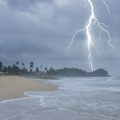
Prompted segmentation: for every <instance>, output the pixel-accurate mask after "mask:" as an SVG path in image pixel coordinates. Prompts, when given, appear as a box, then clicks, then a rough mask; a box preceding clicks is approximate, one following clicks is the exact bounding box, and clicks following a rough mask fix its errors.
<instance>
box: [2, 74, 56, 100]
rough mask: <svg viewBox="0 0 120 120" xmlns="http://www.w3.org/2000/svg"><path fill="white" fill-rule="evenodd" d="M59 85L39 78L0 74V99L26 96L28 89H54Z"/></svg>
mask: <svg viewBox="0 0 120 120" xmlns="http://www.w3.org/2000/svg"><path fill="white" fill-rule="evenodd" d="M56 89H57V86H54V85H51V84H45V83H43V82H42V80H41V81H40V79H37V78H27V77H19V76H0V100H6V99H14V98H20V97H25V95H24V92H26V91H54V90H56Z"/></svg>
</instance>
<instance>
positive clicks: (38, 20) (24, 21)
mask: <svg viewBox="0 0 120 120" xmlns="http://www.w3.org/2000/svg"><path fill="white" fill-rule="evenodd" d="M106 2H107V3H108V5H109V8H110V11H111V13H110V14H108V12H107V10H106V7H105V5H104V4H103V2H102V1H101V0H94V7H95V13H96V16H97V17H98V19H99V21H100V22H104V23H105V24H106V25H107V26H108V27H107V29H108V31H109V32H110V34H111V37H112V44H113V46H114V48H115V49H114V50H113V49H111V48H110V47H109V45H108V43H107V36H106V35H105V34H104V33H103V32H101V38H100V37H98V36H99V29H98V28H97V29H96V28H95V27H94V28H93V29H94V31H92V33H93V36H94V39H93V41H94V43H95V45H96V48H97V50H95V49H94V48H92V55H93V59H94V64H95V66H96V68H100V67H102V68H105V69H107V70H108V71H110V73H111V74H112V73H113V71H114V74H119V73H120V72H119V71H120V68H119V66H120V62H119V61H120V54H119V51H120V47H119V46H120V41H119V38H120V23H119V19H120V14H119V10H118V9H119V8H120V1H118V0H109V1H107V0H106ZM89 14H90V8H89V5H88V6H86V7H85V3H84V0H71V1H69V0H0V59H1V61H3V62H5V64H10V63H13V62H15V61H20V62H22V61H24V62H26V63H27V62H30V61H35V62H36V64H39V65H43V66H53V67H59V68H60V67H63V66H65V67H79V68H82V69H85V70H89V64H88V60H87V55H88V52H87V38H86V35H85V33H84V32H81V33H79V34H78V35H77V36H76V38H75V42H74V43H73V45H72V46H71V48H70V49H69V50H66V48H67V47H68V45H69V43H70V41H71V38H72V36H73V35H74V33H75V32H76V30H78V29H80V28H83V27H84V24H85V23H86V21H87V19H88V17H89ZM113 68H114V70H113Z"/></svg>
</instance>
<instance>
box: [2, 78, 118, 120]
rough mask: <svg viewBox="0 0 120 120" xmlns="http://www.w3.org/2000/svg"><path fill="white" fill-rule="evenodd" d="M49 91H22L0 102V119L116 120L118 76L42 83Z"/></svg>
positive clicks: (61, 79) (62, 79)
mask: <svg viewBox="0 0 120 120" xmlns="http://www.w3.org/2000/svg"><path fill="white" fill-rule="evenodd" d="M44 81H45V83H52V84H54V85H57V86H58V90H56V91H53V92H40V91H36V92H35V91H26V92H25V95H27V96H28V97H26V98H18V99H13V100H5V101H1V102H0V120H120V77H87V78H85V77H71V78H59V79H56V80H44Z"/></svg>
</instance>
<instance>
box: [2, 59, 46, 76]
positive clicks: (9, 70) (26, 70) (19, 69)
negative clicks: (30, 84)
mask: <svg viewBox="0 0 120 120" xmlns="http://www.w3.org/2000/svg"><path fill="white" fill-rule="evenodd" d="M33 68H34V62H30V63H29V67H26V65H25V63H20V62H18V61H17V62H16V63H14V64H12V65H8V66H7V65H4V64H3V63H2V62H0V72H1V73H6V74H15V75H19V74H41V75H42V74H46V72H47V70H48V68H47V67H44V68H43V66H40V67H35V69H34V70H33Z"/></svg>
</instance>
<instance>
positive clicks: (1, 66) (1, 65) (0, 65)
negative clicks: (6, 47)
mask: <svg viewBox="0 0 120 120" xmlns="http://www.w3.org/2000/svg"><path fill="white" fill-rule="evenodd" d="M2 68H3V64H2V62H0V71H2Z"/></svg>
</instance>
